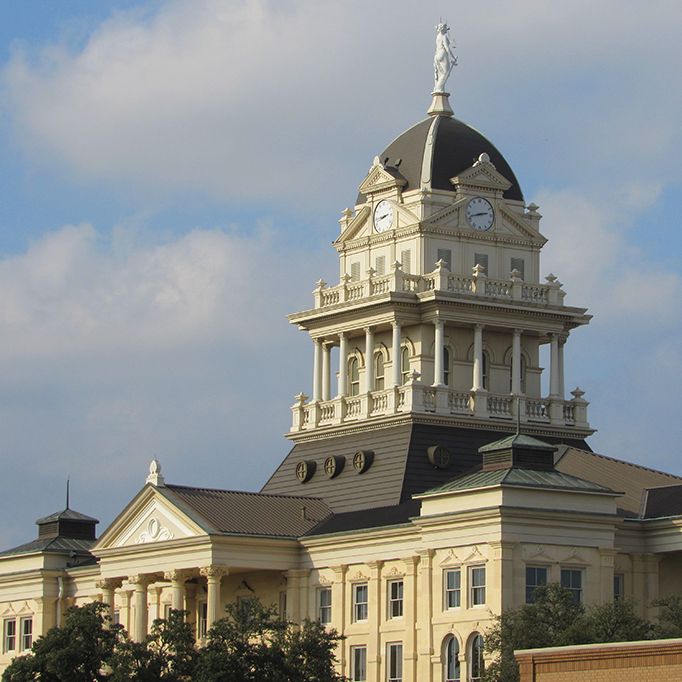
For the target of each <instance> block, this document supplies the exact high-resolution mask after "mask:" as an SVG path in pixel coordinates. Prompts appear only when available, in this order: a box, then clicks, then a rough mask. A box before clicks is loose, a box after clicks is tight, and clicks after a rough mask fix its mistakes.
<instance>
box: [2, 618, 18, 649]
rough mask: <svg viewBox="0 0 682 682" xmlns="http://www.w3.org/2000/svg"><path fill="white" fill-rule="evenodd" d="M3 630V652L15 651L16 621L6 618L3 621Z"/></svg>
mask: <svg viewBox="0 0 682 682" xmlns="http://www.w3.org/2000/svg"><path fill="white" fill-rule="evenodd" d="M3 629H4V631H5V632H4V637H3V640H4V648H3V651H4V652H5V653H7V652H8V651H16V648H17V621H16V620H15V619H14V618H8V619H7V620H6V621H5V627H4V628H3Z"/></svg>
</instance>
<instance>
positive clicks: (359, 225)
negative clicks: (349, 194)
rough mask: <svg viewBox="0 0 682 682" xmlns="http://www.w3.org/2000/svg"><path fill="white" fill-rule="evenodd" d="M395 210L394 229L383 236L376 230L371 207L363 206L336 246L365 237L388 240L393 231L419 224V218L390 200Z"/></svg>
mask: <svg viewBox="0 0 682 682" xmlns="http://www.w3.org/2000/svg"><path fill="white" fill-rule="evenodd" d="M388 201H389V203H390V204H391V207H392V208H393V215H394V218H393V227H392V229H391V230H388V231H386V232H384V233H382V234H381V235H380V234H378V233H377V232H376V230H375V229H374V223H373V220H372V211H371V208H370V207H369V205H367V204H366V205H365V206H363V207H362V208H361V209H360V210H359V211H358V212H357V214H356V215H355V216H354V217H353V219H352V220H351V221H350V222H349V223H348V226H347V227H346V229H345V230H344V231H343V232H342V233H341V234H340V235H339V238H338V239H337V240H336V241H335V242H334V244H336V245H338V244H346V243H348V242H350V241H353V240H354V239H361V238H365V237H372V236H373V237H375V238H378V239H381V238H382V237H383V238H387V237H389V235H390V234H392V232H393V229H397V230H399V229H401V228H403V227H408V226H410V225H416V224H417V223H418V222H419V218H418V217H417V216H416V215H415V214H414V213H412V211H410V210H408V209H407V208H405V206H403V205H402V204H400V203H398V202H396V201H393V200H391V199H389V200H388Z"/></svg>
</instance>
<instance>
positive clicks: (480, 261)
mask: <svg viewBox="0 0 682 682" xmlns="http://www.w3.org/2000/svg"><path fill="white" fill-rule="evenodd" d="M474 265H480V266H481V267H482V268H483V272H484V273H485V274H486V275H488V276H490V273H489V272H488V254H487V253H476V254H474Z"/></svg>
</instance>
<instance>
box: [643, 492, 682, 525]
mask: <svg viewBox="0 0 682 682" xmlns="http://www.w3.org/2000/svg"><path fill="white" fill-rule="evenodd" d="M666 516H682V484H677V485H666V486H660V487H658V488H648V489H646V490H645V491H644V498H643V500H642V512H641V518H643V519H654V518H661V517H666Z"/></svg>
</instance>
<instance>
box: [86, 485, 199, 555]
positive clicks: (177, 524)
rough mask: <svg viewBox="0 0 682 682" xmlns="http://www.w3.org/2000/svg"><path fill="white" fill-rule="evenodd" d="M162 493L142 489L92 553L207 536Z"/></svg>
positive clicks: (195, 521)
mask: <svg viewBox="0 0 682 682" xmlns="http://www.w3.org/2000/svg"><path fill="white" fill-rule="evenodd" d="M162 491H163V488H156V487H154V486H146V487H145V488H143V489H142V491H141V492H140V493H139V494H138V495H137V496H136V497H135V498H134V499H133V500H132V501H131V503H130V504H129V505H128V506H127V507H126V508H125V509H124V510H123V511H122V512H121V514H119V516H118V517H117V518H116V519H115V520H114V522H113V523H112V524H111V526H109V528H107V530H106V531H105V532H104V533H103V534H102V536H101V537H100V539H99V540H98V542H97V545H96V546H95V547H94V550H93V551H94V552H95V553H96V552H97V550H101V549H114V548H122V547H132V546H137V545H146V544H152V543H157V542H168V541H170V540H182V539H187V538H192V537H198V536H202V535H207V529H206V528H203V527H202V525H201V524H200V523H199V522H198V520H197V519H193V518H191V517H190V516H188V515H187V514H186V513H185V512H184V511H183V510H182V509H180V508H179V507H177V506H176V505H174V504H173V502H172V501H171V500H170V499H169V497H168V496H166V495H164V494H163V492H162Z"/></svg>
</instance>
